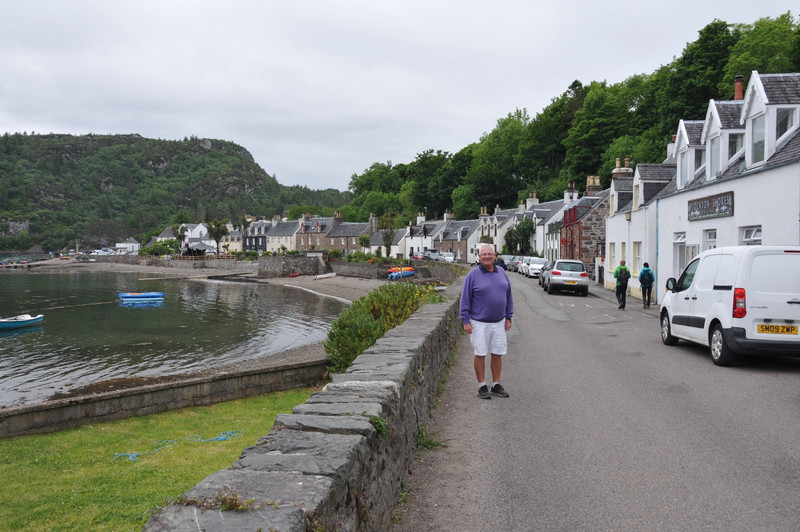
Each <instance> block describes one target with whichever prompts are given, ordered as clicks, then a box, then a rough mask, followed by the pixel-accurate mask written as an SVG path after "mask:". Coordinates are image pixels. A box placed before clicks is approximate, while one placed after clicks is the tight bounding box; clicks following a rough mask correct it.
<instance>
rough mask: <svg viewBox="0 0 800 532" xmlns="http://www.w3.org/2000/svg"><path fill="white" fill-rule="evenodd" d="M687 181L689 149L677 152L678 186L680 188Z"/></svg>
mask: <svg viewBox="0 0 800 532" xmlns="http://www.w3.org/2000/svg"><path fill="white" fill-rule="evenodd" d="M688 182H689V151H688V150H683V151H682V152H680V153H679V154H678V188H679V189H681V188H683V187H684V185H686V183H688Z"/></svg>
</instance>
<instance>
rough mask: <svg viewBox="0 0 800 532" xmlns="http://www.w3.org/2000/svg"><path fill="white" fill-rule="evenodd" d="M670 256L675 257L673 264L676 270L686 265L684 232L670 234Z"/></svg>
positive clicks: (680, 269)
mask: <svg viewBox="0 0 800 532" xmlns="http://www.w3.org/2000/svg"><path fill="white" fill-rule="evenodd" d="M672 256H673V257H675V259H674V260H675V261H676V262H675V263H674V264H673V266H674V268H675V270H676V271H678V272H680V271H682V270H683V268H684V267H685V266H686V233H675V234H673V235H672Z"/></svg>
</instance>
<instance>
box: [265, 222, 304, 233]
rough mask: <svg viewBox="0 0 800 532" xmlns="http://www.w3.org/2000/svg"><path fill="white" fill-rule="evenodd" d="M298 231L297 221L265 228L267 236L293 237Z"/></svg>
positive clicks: (279, 223) (298, 223)
mask: <svg viewBox="0 0 800 532" xmlns="http://www.w3.org/2000/svg"><path fill="white" fill-rule="evenodd" d="M268 223H269V222H268ZM298 229H300V222H299V221H298V220H292V221H286V222H283V221H281V222H278V223H276V224H275V225H274V226H272V227H270V228H267V231H266V234H267V235H269V236H293V235H294V234H295V233H297V231H298Z"/></svg>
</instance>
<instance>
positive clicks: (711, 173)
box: [708, 136, 720, 179]
mask: <svg viewBox="0 0 800 532" xmlns="http://www.w3.org/2000/svg"><path fill="white" fill-rule="evenodd" d="M719 157H720V155H719V137H718V136H717V137H714V138H713V139H711V140H710V141H709V143H708V179H714V178H715V177H717V176H718V175H719V174H720V171H719V168H720V164H719V163H720V160H719Z"/></svg>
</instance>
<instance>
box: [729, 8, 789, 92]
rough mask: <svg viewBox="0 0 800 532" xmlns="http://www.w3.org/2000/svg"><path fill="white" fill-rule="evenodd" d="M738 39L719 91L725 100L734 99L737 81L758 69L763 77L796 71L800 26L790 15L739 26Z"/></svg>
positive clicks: (748, 78) (733, 46)
mask: <svg viewBox="0 0 800 532" xmlns="http://www.w3.org/2000/svg"><path fill="white" fill-rule="evenodd" d="M737 30H738V33H739V38H738V39H737V40H736V42H735V43H733V45H732V46H731V49H730V55H729V58H728V61H727V64H726V65H725V69H724V71H723V76H722V80H721V81H720V83H719V85H718V86H717V92H718V93H719V94H720V96H721V97H722V98H724V99H733V91H734V79H735V77H736V76H737V75H743V76H744V78H745V79H744V82H745V84H747V82H748V81H749V80H750V74H751V73H752V71H753V70H757V71H758V72H759V73H761V74H777V73H784V72H794V71H795V69H796V68H797V66H798V65H797V62H796V59H797V58H796V56H797V54H800V52H798V50H797V45H798V42H797V41H796V40H795V38H796V36H797V31H798V26H797V25H796V24H795V23H794V21H793V20H792V15H791V13H790V12H787V13H785V14H783V15H780V16H779V17H776V18H774V19H772V18H769V17H766V18H761V19H758V20H757V21H755V22H754V23H753V24H752V25H746V24H744V25H739V26H737Z"/></svg>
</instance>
